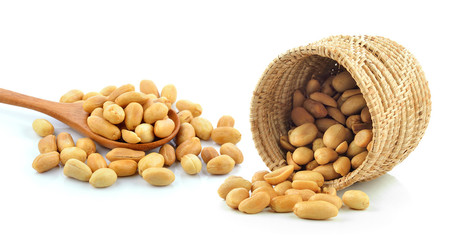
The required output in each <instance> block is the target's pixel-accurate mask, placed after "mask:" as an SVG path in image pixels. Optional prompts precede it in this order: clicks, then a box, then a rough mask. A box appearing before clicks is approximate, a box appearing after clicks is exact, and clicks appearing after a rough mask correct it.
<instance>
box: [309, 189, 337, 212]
mask: <svg viewBox="0 0 464 240" xmlns="http://www.w3.org/2000/svg"><path fill="white" fill-rule="evenodd" d="M309 200H311V201H313V200H320V201H326V202H329V203H332V204H333V205H334V206H335V207H337V208H338V209H340V208H341V207H342V205H343V202H342V199H341V198H339V197H338V196H337V195H330V194H325V193H316V194H315V195H313V196H312V197H311V198H310V199H309Z"/></svg>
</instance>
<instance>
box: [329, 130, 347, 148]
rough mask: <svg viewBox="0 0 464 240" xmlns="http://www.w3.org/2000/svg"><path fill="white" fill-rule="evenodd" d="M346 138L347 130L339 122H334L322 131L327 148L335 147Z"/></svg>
mask: <svg viewBox="0 0 464 240" xmlns="http://www.w3.org/2000/svg"><path fill="white" fill-rule="evenodd" d="M346 138H347V131H346V129H345V127H344V126H343V125H341V124H335V125H333V126H331V127H329V128H328V129H327V131H325V133H324V137H323V141H324V145H326V146H327V147H329V148H332V149H335V148H337V146H338V145H340V143H342V142H343V141H345V140H346Z"/></svg>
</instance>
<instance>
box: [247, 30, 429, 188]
mask: <svg viewBox="0 0 464 240" xmlns="http://www.w3.org/2000/svg"><path fill="white" fill-rule="evenodd" d="M342 68H343V69H346V70H347V71H348V72H349V73H350V74H351V75H352V77H353V78H354V79H355V80H356V82H357V84H358V87H359V88H360V90H361V92H362V94H363V96H364V99H365V100H366V102H367V107H368V108H369V111H370V114H371V118H372V125H373V134H374V136H373V141H374V142H373V148H372V151H370V152H369V154H368V156H367V158H366V160H365V161H364V162H363V164H362V165H361V166H360V167H358V168H357V169H356V170H354V171H352V172H350V173H349V174H348V175H346V176H344V177H341V178H338V179H335V180H332V181H327V182H326V184H327V185H331V186H334V187H335V188H337V189H342V188H345V187H347V186H350V185H352V184H353V183H355V182H358V181H368V180H371V179H374V178H376V177H378V176H381V175H383V174H385V173H386V172H388V171H390V170H391V169H392V168H393V167H394V166H395V165H397V164H398V163H400V162H401V161H403V160H404V159H405V158H406V157H407V156H408V155H409V153H411V152H412V151H413V150H414V148H415V147H416V146H417V145H418V143H419V141H420V139H421V138H422V136H423V135H424V132H425V129H426V128H427V124H428V122H429V119H430V112H431V100H430V90H429V88H428V84H427V81H426V79H425V76H424V73H423V71H422V69H421V67H420V65H419V63H418V62H417V60H416V59H415V58H414V56H413V55H412V54H411V53H410V52H408V51H407V50H406V49H405V48H404V47H402V46H401V45H399V44H397V43H396V42H394V41H392V40H389V39H387V38H384V37H378V36H375V37H374V36H333V37H329V38H326V39H322V40H320V41H317V42H314V43H312V44H309V45H307V46H303V47H299V48H294V49H291V50H289V51H287V52H286V53H285V54H282V55H280V56H278V57H277V58H276V59H274V61H273V62H272V63H271V64H269V66H268V67H267V69H266V70H265V71H264V73H263V75H262V77H261V79H260V81H259V82H258V84H257V85H256V88H255V91H254V95H253V98H252V103H251V114H250V121H251V127H252V135H253V140H254V142H255V145H256V148H257V150H258V153H259V155H260V156H261V157H262V159H263V161H264V162H265V163H266V165H267V166H268V167H269V169H271V170H274V169H276V168H279V167H281V166H283V165H286V161H285V153H286V152H284V151H283V150H282V149H281V147H280V145H279V137H280V136H282V135H286V134H287V131H288V130H289V129H290V126H291V120H290V117H289V116H290V111H291V110H292V95H293V92H294V91H295V90H296V89H298V88H301V87H303V86H304V85H305V84H306V82H307V81H308V79H309V78H310V77H311V76H312V75H313V74H315V73H318V74H327V73H337V72H338V71H340V69H342Z"/></svg>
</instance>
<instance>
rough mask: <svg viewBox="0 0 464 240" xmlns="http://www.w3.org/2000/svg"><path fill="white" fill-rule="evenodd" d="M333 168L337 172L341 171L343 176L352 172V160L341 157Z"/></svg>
mask: <svg viewBox="0 0 464 240" xmlns="http://www.w3.org/2000/svg"><path fill="white" fill-rule="evenodd" d="M333 168H334V170H335V172H337V173H339V174H340V175H342V176H345V175H346V174H348V173H349V172H350V169H351V162H350V159H349V158H347V157H339V158H338V159H337V160H336V161H335V162H334V163H333Z"/></svg>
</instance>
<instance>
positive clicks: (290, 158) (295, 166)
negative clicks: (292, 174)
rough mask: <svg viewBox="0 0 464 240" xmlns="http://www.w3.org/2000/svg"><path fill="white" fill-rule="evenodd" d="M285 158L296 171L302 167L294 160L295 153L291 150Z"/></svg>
mask: <svg viewBox="0 0 464 240" xmlns="http://www.w3.org/2000/svg"><path fill="white" fill-rule="evenodd" d="M285 160H286V161H287V165H292V166H293V168H294V169H293V170H294V171H299V170H300V169H301V166H300V165H298V164H297V163H296V162H295V161H293V154H292V153H291V152H287V158H286V159H285Z"/></svg>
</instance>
